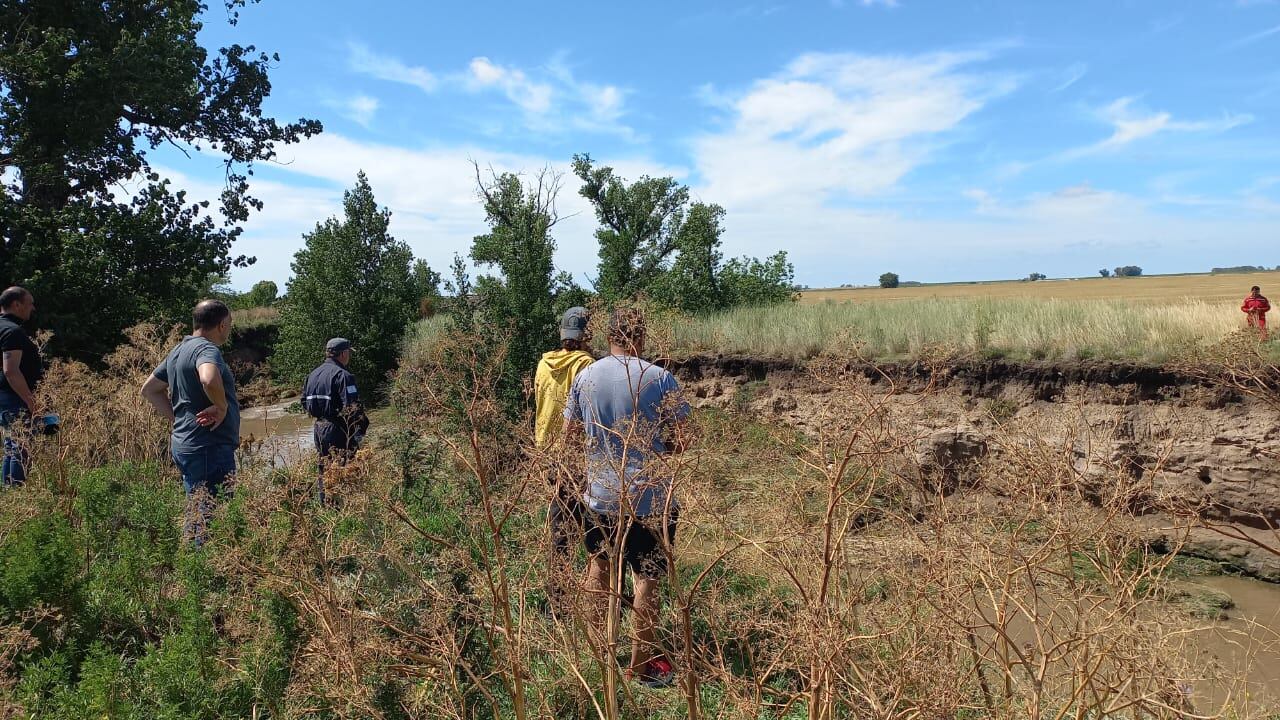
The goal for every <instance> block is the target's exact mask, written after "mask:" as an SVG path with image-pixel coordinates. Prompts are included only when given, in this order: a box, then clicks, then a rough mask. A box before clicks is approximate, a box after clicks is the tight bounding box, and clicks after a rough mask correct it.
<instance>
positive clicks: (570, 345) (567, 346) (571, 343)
mask: <svg viewBox="0 0 1280 720" xmlns="http://www.w3.org/2000/svg"><path fill="white" fill-rule="evenodd" d="M560 349H561V350H581V349H582V341H581V340H574V339H572V338H565V339H563V340H561V341H560Z"/></svg>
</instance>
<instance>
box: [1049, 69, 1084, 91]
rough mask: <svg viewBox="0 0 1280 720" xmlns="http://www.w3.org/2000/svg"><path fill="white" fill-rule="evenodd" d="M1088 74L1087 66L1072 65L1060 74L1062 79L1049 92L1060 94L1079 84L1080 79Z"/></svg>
mask: <svg viewBox="0 0 1280 720" xmlns="http://www.w3.org/2000/svg"><path fill="white" fill-rule="evenodd" d="M1088 73H1089V66H1088V65H1087V64H1086V63H1082V62H1078V63H1072V64H1071V66H1070V67H1068V68H1067V69H1066V70H1064V71H1063V73H1062V79H1061V80H1060V81H1059V82H1058V84H1057V85H1056V86H1055V87H1054V88H1053V90H1052V91H1051V92H1056V93H1057V92H1062V91H1063V90H1066V89H1067V88H1069V87H1071V86H1072V85H1075V84H1076V83H1078V82H1080V80H1081V78H1083V77H1084V76H1085V75H1087V74H1088Z"/></svg>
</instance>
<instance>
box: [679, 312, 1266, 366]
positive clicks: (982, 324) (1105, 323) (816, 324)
mask: <svg viewBox="0 0 1280 720" xmlns="http://www.w3.org/2000/svg"><path fill="white" fill-rule="evenodd" d="M1243 322H1244V320H1243V314H1242V313H1240V312H1239V311H1238V310H1237V309H1235V308H1234V307H1230V306H1227V307H1224V306H1221V305H1214V304H1208V303H1204V302H1199V301H1188V302H1182V303H1177V304H1161V303H1150V302H1147V303H1140V304H1139V303H1133V302H1123V301H1112V300H1055V299H1041V300H1029V299H1019V300H1010V299H982V298H950V299H940V300H927V301H919V302H915V301H897V302H873V303H834V302H828V303H822V304H817V305H779V306H773V307H764V308H740V309H737V310H732V311H729V312H726V313H723V314H718V315H710V316H706V317H699V318H691V319H688V320H687V321H686V322H681V323H677V324H676V325H675V326H674V328H673V331H674V337H675V346H676V348H677V349H678V350H679V351H683V352H707V351H714V352H734V353H747V354H752V355H762V356H776V357H792V358H809V357H813V356H816V355H818V354H819V353H821V352H823V351H825V350H830V349H833V348H834V347H835V346H836V344H837V343H845V342H848V341H852V342H854V343H857V344H859V345H860V346H861V348H862V352H863V353H864V354H866V355H867V356H869V357H871V358H874V359H878V360H896V359H904V358H910V357H915V356H919V355H920V354H922V353H924V352H926V351H928V350H929V349H931V348H939V347H941V348H945V349H947V350H950V351H953V352H958V353H964V354H974V355H978V356H983V357H1007V358H1010V359H1023V360H1044V359H1049V360H1081V359H1092V358H1096V359H1108V360H1133V361H1143V362H1150V363H1162V362H1165V361H1167V360H1169V359H1171V358H1173V357H1176V356H1178V355H1179V354H1180V353H1182V352H1183V351H1185V350H1187V349H1189V348H1192V347H1196V346H1202V345H1205V344H1209V343H1213V342H1217V341H1220V340H1222V339H1223V338H1224V337H1226V336H1228V335H1229V334H1231V333H1232V332H1234V331H1236V330H1238V329H1239V328H1240V327H1241V326H1242V325H1243Z"/></svg>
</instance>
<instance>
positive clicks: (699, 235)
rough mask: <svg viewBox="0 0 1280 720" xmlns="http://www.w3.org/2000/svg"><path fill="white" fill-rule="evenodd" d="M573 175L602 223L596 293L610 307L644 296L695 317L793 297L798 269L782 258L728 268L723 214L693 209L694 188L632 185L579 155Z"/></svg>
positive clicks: (705, 207) (713, 208)
mask: <svg viewBox="0 0 1280 720" xmlns="http://www.w3.org/2000/svg"><path fill="white" fill-rule="evenodd" d="M573 170H574V173H575V174H576V175H577V176H578V177H579V178H580V179H581V180H582V189H581V190H580V192H581V193H582V196H583V197H585V198H587V199H588V200H590V201H591V204H592V205H593V206H594V207H595V210H596V217H597V218H598V219H599V221H600V225H601V227H600V228H599V229H598V230H596V239H597V240H599V242H600V266H599V276H598V277H597V278H596V291H597V292H598V293H600V295H601V296H602V297H603V298H604V300H605V301H606V302H609V303H612V302H616V301H619V300H624V299H627V298H631V297H634V296H636V295H639V294H642V293H644V294H647V295H649V296H650V297H652V298H653V299H654V300H655V301H657V302H659V303H662V304H664V305H667V306H668V307H672V308H675V309H677V310H681V311H683V312H686V313H690V314H696V313H708V312H715V311H717V310H723V309H725V308H729V307H733V306H735V305H768V304H773V303H780V302H787V301H789V300H792V299H794V298H795V285H794V282H793V281H794V278H795V269H794V268H793V267H792V265H791V263H790V262H788V261H787V254H786V253H785V252H779V253H777V254H775V255H773V256H772V257H770V258H767V259H765V260H763V261H761V260H758V259H756V258H748V257H744V258H736V259H733V260H730V261H728V262H724V258H723V254H722V253H721V251H720V247H721V238H720V236H721V234H723V232H724V217H725V212H724V208H722V207H720V206H719V205H712V204H707V203H701V202H695V203H692V204H690V203H689V189H688V188H687V187H685V186H683V185H681V184H679V183H677V182H676V181H675V180H674V179H673V178H669V177H668V178H650V177H642V178H640V180H638V181H636V182H634V183H631V184H630V185H628V184H627V183H626V182H625V181H623V180H622V179H621V178H619V177H617V176H616V175H614V173H613V168H609V167H596V166H595V165H594V164H593V163H592V160H591V157H590V156H589V155H574V156H573Z"/></svg>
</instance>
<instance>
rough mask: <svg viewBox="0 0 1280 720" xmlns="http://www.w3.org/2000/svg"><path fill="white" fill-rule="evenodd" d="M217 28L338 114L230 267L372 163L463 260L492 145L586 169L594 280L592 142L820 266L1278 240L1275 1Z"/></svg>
mask: <svg viewBox="0 0 1280 720" xmlns="http://www.w3.org/2000/svg"><path fill="white" fill-rule="evenodd" d="M215 5H217V4H215ZM204 40H205V41H206V42H207V43H208V44H210V45H221V44H226V43H228V42H239V43H242V44H249V43H253V44H256V45H258V46H259V47H261V48H265V49H267V50H269V51H273V52H279V53H280V56H281V61H280V63H279V65H278V67H276V69H275V70H274V71H273V73H272V76H271V79H272V83H273V86H274V91H273V93H272V96H271V98H270V99H269V101H268V103H267V108H268V110H269V112H271V113H273V114H274V115H275V116H277V117H280V118H282V119H284V118H295V117H298V116H305V117H313V118H318V119H320V120H322V121H323V122H324V124H325V133H324V134H323V135H321V136H319V137H318V138H315V139H313V140H311V141H308V142H306V143H304V144H302V145H298V146H291V147H288V148H284V149H283V150H282V152H281V156H280V162H279V163H275V164H267V165H260V166H259V168H258V172H257V174H256V176H255V177H256V182H255V184H254V186H253V187H254V192H255V193H256V194H257V195H258V196H259V197H260V198H261V199H262V200H263V201H264V202H265V203H266V208H265V210H264V211H263V212H262V213H260V214H258V215H255V216H254V217H253V218H252V219H251V220H250V221H249V223H248V224H247V225H246V232H245V235H244V237H243V239H242V240H241V241H240V242H239V244H238V246H237V247H236V248H235V251H236V252H238V253H247V254H252V255H256V256H257V257H258V263H257V264H256V265H254V266H252V267H250V268H246V269H242V270H237V271H236V272H235V273H234V274H233V281H234V284H235V285H237V286H239V287H247V286H248V285H250V284H252V283H253V282H255V281H257V280H260V279H272V280H276V281H279V282H283V281H285V280H287V278H288V276H289V262H290V260H291V258H292V255H293V253H294V252H295V251H296V250H297V249H298V248H299V247H300V246H301V244H302V234H303V233H304V232H306V231H308V230H310V229H311V228H313V227H314V226H315V223H316V222H317V221H319V220H321V219H323V218H325V217H327V216H329V215H333V214H335V213H337V212H339V210H340V202H341V194H342V191H343V189H344V188H346V187H349V186H350V185H351V184H352V182H353V180H354V177H355V174H356V172H357V170H359V169H364V170H365V171H366V172H367V173H368V174H369V177H370V180H371V182H372V184H373V187H374V191H375V193H376V194H377V196H378V198H379V200H380V201H381V202H382V203H383V204H386V205H388V206H389V207H390V208H391V210H392V212H393V220H392V229H393V232H394V233H395V234H396V236H397V237H398V238H400V239H402V240H404V241H406V242H408V243H409V245H410V246H411V247H412V248H413V249H414V252H415V255H417V256H419V257H422V258H425V259H426V260H427V261H428V262H430V263H431V264H432V265H433V266H435V267H437V269H444V268H445V267H447V265H448V263H449V261H450V259H451V258H452V256H453V254H454V253H455V252H462V253H464V254H465V252H466V250H467V248H468V247H469V245H470V238H471V237H472V236H473V235H475V234H477V233H479V232H483V230H484V224H483V219H484V218H483V214H482V212H481V210H480V207H479V204H478V203H477V202H476V199H475V190H474V177H473V175H472V171H471V167H470V161H471V160H473V159H474V160H475V161H477V162H479V163H480V164H481V165H482V166H492V167H493V168H494V169H496V170H499V171H502V170H513V171H522V172H534V171H537V170H538V169H540V168H542V167H544V166H550V167H552V168H553V169H555V170H559V171H562V172H565V173H566V175H565V178H564V180H565V185H564V189H563V191H562V193H561V195H560V203H559V209H560V212H561V214H562V215H564V216H566V219H565V220H564V221H563V222H562V223H561V224H560V225H558V226H557V227H556V228H555V236H556V240H557V242H558V246H559V251H558V254H557V262H558V265H559V266H560V267H562V268H564V269H567V270H569V271H571V272H572V273H574V275H575V276H576V277H577V278H578V279H579V281H580V282H583V283H589V278H590V276H591V275H592V274H593V269H594V267H595V262H596V258H595V243H594V239H593V238H592V236H591V233H592V232H593V230H594V229H595V220H594V217H593V215H592V213H591V211H590V209H589V208H588V207H587V206H586V205H585V203H584V201H583V200H582V199H581V198H580V197H578V195H577V184H576V182H575V179H574V178H573V177H572V176H571V175H569V174H568V173H567V169H568V162H569V159H570V156H571V155H572V154H573V153H575V152H589V153H591V154H592V156H593V157H595V158H596V159H598V160H599V161H600V162H602V163H604V164H609V165H613V166H614V167H616V168H617V169H618V170H619V171H620V172H621V173H622V174H624V175H625V176H627V177H632V178H634V177H637V176H639V175H641V174H651V175H657V174H671V175H675V176H676V177H677V178H679V179H680V180H681V181H682V182H685V183H687V184H688V185H689V186H690V187H691V188H692V189H693V193H694V195H695V197H697V198H698V199H701V200H704V201H707V202H715V203H720V204H721V205H723V206H724V207H725V208H726V209H727V212H728V215H727V223H726V226H727V228H726V233H725V236H724V241H725V253H726V255H742V254H751V255H766V254H770V253H772V252H773V251H774V250H776V249H785V250H787V251H788V252H789V253H790V254H791V257H792V260H793V261H794V262H795V265H796V275H797V281H798V282H800V283H802V284H805V285H811V286H814V287H821V286H833V285H840V284H843V283H854V284H863V283H872V282H874V281H875V279H876V277H877V276H878V275H879V274H880V273H881V272H884V271H894V272H897V273H899V274H900V275H901V276H902V277H903V278H904V279H913V280H921V281H947V280H966V279H990V278H1014V277H1023V276H1025V275H1027V274H1028V273H1031V272H1043V273H1046V274H1048V275H1050V276H1073V275H1088V274H1093V273H1095V272H1096V271H1097V269H1098V268H1101V267H1114V266H1116V265H1124V264H1137V265H1141V266H1142V267H1144V268H1145V269H1146V270H1147V271H1148V272H1185V271H1202V270H1207V269H1209V268H1210V267H1211V266H1215V265H1217V266H1221V265H1236V264H1266V265H1276V264H1280V252H1278V251H1277V250H1278V248H1280V246H1278V245H1277V240H1278V239H1280V142H1278V141H1280V126H1278V125H1277V121H1278V120H1280V2H1268V1H1267V0H1199V1H1195V2H1192V1H1187V2H1174V1H1169V0H1159V1H1157V0H1150V1H1148V0H1112V1H1110V2H1090V1H1075V2H994V1H967V2H961V1H956V0H949V1H947V2H942V1H940V0H937V1H929V2H926V1H925V0H896V2H895V1H891V0H842V1H841V0H822V1H817V2H759V3H754V4H752V3H746V4H744V3H719V2H717V3H710V2H708V3H690V2H682V3H675V2H647V3H582V4H580V5H579V6H577V7H574V6H571V5H570V4H569V3H491V2H483V1H473V2H470V3H447V4H446V3H418V2H404V1H391V0H386V1H381V2H370V3H365V4H364V5H363V6H356V5H353V4H351V3H330V2H309V3H300V2H285V1H284V0H266V2H263V3H262V4H260V5H257V6H251V7H249V8H248V9H247V10H245V11H243V12H242V13H241V22H240V24H239V26H237V27H235V28H230V27H228V26H227V25H226V24H225V22H223V16H222V12H221V9H220V7H219V8H218V9H217V10H215V11H213V12H211V13H210V15H209V17H208V22H207V25H206V29H205V31H204ZM155 159H156V162H157V164H158V165H161V166H162V167H164V168H165V169H166V171H168V172H169V173H170V175H171V176H172V177H174V178H175V179H177V180H178V183H179V184H181V185H185V186H186V187H188V188H190V189H191V190H192V192H193V193H195V194H197V195H209V196H212V195H213V194H214V193H216V191H217V189H218V187H219V183H220V174H219V169H218V166H217V163H216V161H215V160H213V159H212V158H208V157H200V156H197V157H196V158H195V159H194V160H187V159H185V158H183V157H182V156H180V155H176V154H174V153H172V152H167V151H166V152H161V153H159V154H158V155H157V156H156V158H155Z"/></svg>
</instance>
